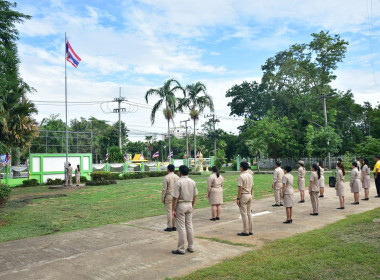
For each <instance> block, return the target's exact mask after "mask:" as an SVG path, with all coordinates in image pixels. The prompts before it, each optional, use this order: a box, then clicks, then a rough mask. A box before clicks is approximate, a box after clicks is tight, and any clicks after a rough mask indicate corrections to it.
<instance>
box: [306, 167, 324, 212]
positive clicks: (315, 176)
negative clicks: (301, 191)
mask: <svg viewBox="0 0 380 280" xmlns="http://www.w3.org/2000/svg"><path fill="white" fill-rule="evenodd" d="M320 179H321V171H320V170H319V166H318V165H317V164H315V163H314V164H313V166H312V167H311V174H310V184H309V195H310V200H311V206H312V207H313V213H310V215H312V216H318V214H319V186H320V185H319V180H320Z"/></svg>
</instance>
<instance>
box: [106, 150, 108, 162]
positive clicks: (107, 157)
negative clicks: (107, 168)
mask: <svg viewBox="0 0 380 280" xmlns="http://www.w3.org/2000/svg"><path fill="white" fill-rule="evenodd" d="M106 161H107V162H108V152H107V153H106Z"/></svg>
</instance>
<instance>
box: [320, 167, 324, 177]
mask: <svg viewBox="0 0 380 280" xmlns="http://www.w3.org/2000/svg"><path fill="white" fill-rule="evenodd" d="M319 171H320V172H321V177H322V176H323V174H325V169H324V168H323V167H319Z"/></svg>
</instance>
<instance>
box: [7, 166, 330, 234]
mask: <svg viewBox="0 0 380 280" xmlns="http://www.w3.org/2000/svg"><path fill="white" fill-rule="evenodd" d="M238 174H239V173H237V172H234V173H224V174H223V177H224V178H225V184H224V200H225V201H232V200H235V198H236V192H237V188H236V181H237V176H238ZM208 176H209V175H201V176H194V177H193V179H194V180H195V181H196V183H197V187H198V191H199V195H198V197H197V202H196V208H203V207H208V206H209V204H208V200H207V198H206V196H205V195H206V188H207V185H206V184H207V178H208ZM295 177H296V176H295ZM326 177H328V176H326ZM162 180H163V178H162V177H159V178H146V179H134V180H125V181H119V182H118V184H117V185H108V186H88V187H86V188H84V189H78V190H50V189H49V188H48V187H47V186H38V187H26V188H16V189H14V190H13V191H12V193H11V198H10V201H9V203H8V205H7V207H6V208H5V209H1V210H0V242H4V241H9V240H15V239H21V238H26V237H32V236H40V235H47V234H52V233H55V232H67V231H73V230H78V229H84V228H90V227H97V226H102V225H106V224H113V223H120V222H126V221H129V220H134V219H139V218H144V217H149V216H155V215H161V214H165V207H164V206H163V205H162V203H161V184H162ZM295 180H296V178H295ZM326 180H328V178H326ZM254 181H255V187H254V189H255V199H260V198H262V197H265V196H268V195H271V194H272V193H273V192H272V188H271V187H270V186H271V183H272V175H264V174H257V175H255V177H254ZM295 182H296V181H295Z"/></svg>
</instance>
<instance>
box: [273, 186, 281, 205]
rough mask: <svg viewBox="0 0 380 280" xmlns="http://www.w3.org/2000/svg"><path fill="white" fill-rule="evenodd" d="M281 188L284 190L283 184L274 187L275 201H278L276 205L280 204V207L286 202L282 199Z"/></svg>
mask: <svg viewBox="0 0 380 280" xmlns="http://www.w3.org/2000/svg"><path fill="white" fill-rule="evenodd" d="M281 188H282V184H281V183H277V184H275V185H274V189H273V192H274V200H275V201H276V204H278V205H280V204H283V202H284V201H283V200H282V198H281Z"/></svg>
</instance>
